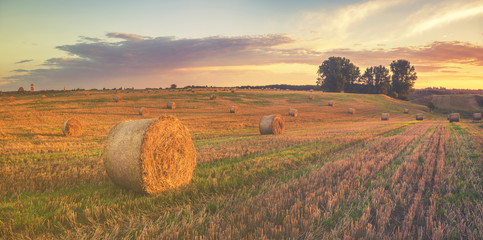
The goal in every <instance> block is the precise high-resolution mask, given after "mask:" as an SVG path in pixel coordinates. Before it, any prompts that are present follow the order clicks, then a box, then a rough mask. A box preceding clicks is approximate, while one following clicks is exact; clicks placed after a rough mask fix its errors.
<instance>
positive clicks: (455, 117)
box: [448, 113, 460, 123]
mask: <svg viewBox="0 0 483 240" xmlns="http://www.w3.org/2000/svg"><path fill="white" fill-rule="evenodd" d="M448 120H449V122H450V123H451V122H459V121H460V114H459V113H450V114H449V116H448Z"/></svg>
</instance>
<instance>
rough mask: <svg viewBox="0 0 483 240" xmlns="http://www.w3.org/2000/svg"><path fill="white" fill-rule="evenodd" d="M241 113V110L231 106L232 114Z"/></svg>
mask: <svg viewBox="0 0 483 240" xmlns="http://www.w3.org/2000/svg"><path fill="white" fill-rule="evenodd" d="M239 111H240V108H239V107H238V106H231V108H230V112H231V113H238V112H239Z"/></svg>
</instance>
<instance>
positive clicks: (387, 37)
mask: <svg viewBox="0 0 483 240" xmlns="http://www.w3.org/2000/svg"><path fill="white" fill-rule="evenodd" d="M482 22H483V2H482V1H465V2H464V3H461V1H455V0H443V1H422V0H415V1H401V0H391V1H377V0H373V1H341V2H340V3H333V2H332V1H304V2H302V3H296V2H292V1H262V2H261V1H242V2H241V1H240V2H231V1H228V2H225V1H206V2H205V1H203V2H199V1H193V0H184V1H176V2H175V3H164V2H158V1H142V2H137V3H133V2H130V1H116V2H111V1H107V2H103V3H99V2H98V1H82V2H75V1H73V2H71V1H68V2H59V1H13V0H12V1H11V0H7V1H2V2H1V3H0V33H1V37H0V44H1V46H2V54H1V55H0V90H1V91H12V90H16V89H18V88H19V87H20V86H23V87H26V86H29V85H30V84H31V83H34V84H35V85H36V86H37V87H38V88H39V89H60V88H63V87H64V86H67V88H68V89H73V88H86V89H90V88H103V87H106V88H113V87H135V88H145V87H163V88H164V87H168V86H170V85H171V84H172V83H175V84H177V85H178V86H180V87H182V86H186V85H210V86H211V85H216V86H240V85H265V84H315V81H316V72H317V67H318V65H320V64H321V63H322V62H323V61H324V60H325V59H327V58H328V57H330V56H341V57H346V58H349V59H350V60H351V62H353V63H354V64H356V65H357V66H359V67H360V68H361V71H364V69H365V68H366V67H370V66H375V65H384V66H389V64H390V63H391V61H393V60H396V59H407V60H409V61H410V62H411V64H413V65H415V67H416V71H417V74H418V77H419V78H418V80H417V81H416V84H415V87H416V88H425V87H440V86H441V87H446V88H469V89H483V80H482V77H483V28H481V23H482Z"/></svg>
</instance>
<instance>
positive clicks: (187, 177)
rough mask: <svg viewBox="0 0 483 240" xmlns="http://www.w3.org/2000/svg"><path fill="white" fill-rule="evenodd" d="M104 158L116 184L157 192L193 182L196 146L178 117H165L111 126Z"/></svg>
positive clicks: (108, 172) (140, 190)
mask: <svg viewBox="0 0 483 240" xmlns="http://www.w3.org/2000/svg"><path fill="white" fill-rule="evenodd" d="M103 160H104V166H105V168H106V172H107V175H108V176H109V178H110V179H111V180H112V181H113V182H114V183H115V184H117V185H119V186H121V187H123V188H126V189H130V190H133V191H136V192H144V193H148V194H156V193H159V192H162V191H165V190H168V189H173V188H177V187H179V186H182V185H186V184H188V183H190V182H191V179H192V177H193V171H194V169H195V166H196V149H195V147H194V145H193V142H192V140H191V136H190V133H189V131H188V129H187V128H186V127H185V126H184V125H183V124H182V123H181V122H180V121H179V120H178V119H177V118H175V117H173V116H162V117H160V118H157V119H156V118H153V119H141V120H136V121H127V122H121V123H118V124H117V125H115V126H114V127H112V128H111V130H110V131H109V134H108V136H107V138H106V144H105V148H104V155H103Z"/></svg>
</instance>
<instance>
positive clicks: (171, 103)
mask: <svg viewBox="0 0 483 240" xmlns="http://www.w3.org/2000/svg"><path fill="white" fill-rule="evenodd" d="M168 109H176V103H175V102H169V103H168Z"/></svg>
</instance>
